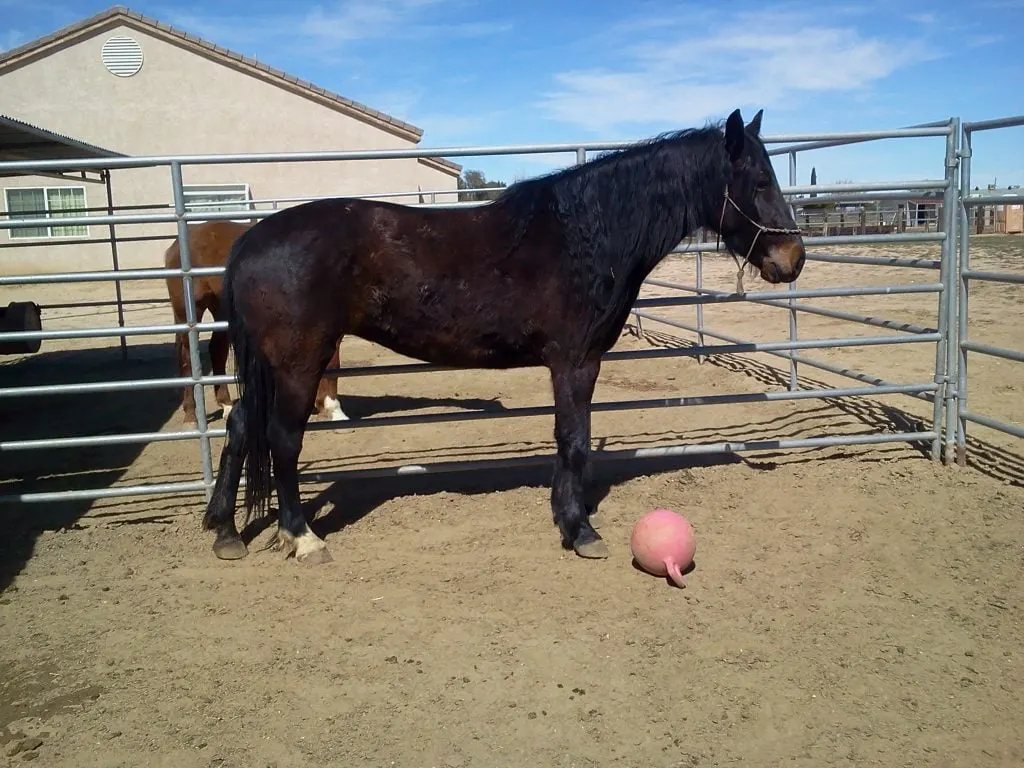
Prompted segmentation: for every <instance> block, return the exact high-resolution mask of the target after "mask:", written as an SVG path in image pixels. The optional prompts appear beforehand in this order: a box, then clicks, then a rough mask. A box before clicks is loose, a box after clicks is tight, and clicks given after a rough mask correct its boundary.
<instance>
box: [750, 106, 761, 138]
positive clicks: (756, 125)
mask: <svg viewBox="0 0 1024 768" xmlns="http://www.w3.org/2000/svg"><path fill="white" fill-rule="evenodd" d="M763 114H764V110H763V109H759V110H757V114H756V115H754V119H753V120H751V121H750V124H749V125H748V126H747V129H748V130H749V131H750V132H751V133H753V134H754V135H755V136H760V135H761V115H763Z"/></svg>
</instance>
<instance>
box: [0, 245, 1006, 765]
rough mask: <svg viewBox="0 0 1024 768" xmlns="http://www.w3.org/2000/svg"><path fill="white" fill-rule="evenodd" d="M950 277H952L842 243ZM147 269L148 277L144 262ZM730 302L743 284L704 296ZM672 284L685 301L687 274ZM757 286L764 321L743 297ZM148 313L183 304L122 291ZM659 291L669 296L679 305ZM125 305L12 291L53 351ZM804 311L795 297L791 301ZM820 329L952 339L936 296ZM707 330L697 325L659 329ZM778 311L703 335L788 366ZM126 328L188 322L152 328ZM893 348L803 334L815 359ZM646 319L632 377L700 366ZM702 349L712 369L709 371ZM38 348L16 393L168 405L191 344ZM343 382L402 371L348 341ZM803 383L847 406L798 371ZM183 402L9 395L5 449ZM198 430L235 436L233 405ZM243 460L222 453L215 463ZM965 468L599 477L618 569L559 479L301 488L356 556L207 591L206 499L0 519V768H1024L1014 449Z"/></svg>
mask: <svg viewBox="0 0 1024 768" xmlns="http://www.w3.org/2000/svg"><path fill="white" fill-rule="evenodd" d="M836 250H840V251H842V252H845V253H865V254H871V255H884V254H886V253H891V254H892V255H899V256H902V257H908V256H911V255H914V256H918V257H920V258H924V259H931V258H937V257H938V249H937V248H932V247H918V248H901V249H899V250H891V251H887V250H885V249H883V248H866V247H861V248H852V247H849V248H846V247H844V248H841V249H836ZM156 259H157V257H154V262H156ZM1022 259H1024V240H1022V239H1021V238H976V247H975V249H974V263H975V265H977V266H978V267H979V268H991V269H1020V268H1021V261H1022ZM704 269H705V279H706V284H707V285H708V286H709V287H713V288H717V289H721V290H731V289H732V287H733V286H734V284H735V268H734V266H733V265H732V263H731V262H729V261H725V260H723V259H721V258H708V259H707V260H706V262H705V265H704ZM655 276H656V277H659V278H662V279H667V280H674V281H678V282H682V283H689V284H692V283H693V282H694V261H693V258H692V257H686V258H673V259H671V260H668V261H666V263H664V264H663V265H662V267H660V268H659V270H658V271H657V273H656V275H655ZM935 280H937V273H935V272H930V271H927V270H917V269H898V268H892V267H887V268H878V267H850V266H841V265H835V264H827V263H811V264H809V266H808V268H807V270H806V271H805V274H804V277H802V278H801V280H800V287H801V288H811V287H826V286H841V285H842V286H849V285H868V284H894V283H911V282H916V283H926V282H934V281H935ZM746 286H747V289H748V290H754V289H757V290H767V287H766V286H763V285H761V284H760V283H759V281H758V280H756V279H754V278H748V279H747V280H746ZM125 291H126V296H127V297H129V298H134V299H140V298H154V299H160V297H161V296H162V295H163V286H162V284H161V283H158V282H153V283H132V284H126V286H125ZM664 293H665V291H662V290H660V289H657V290H650V291H647V292H645V295H661V294H664ZM112 294H113V291H112V288H111V287H110V286H109V285H106V286H104V285H92V286H85V285H81V286H73V287H70V288H69V287H43V286H33V287H30V288H18V289H0V303H2V304H4V305H5V304H6V303H7V301H10V300H12V299H19V298H20V299H24V298H32V299H34V300H35V301H37V302H39V303H40V304H43V305H47V309H46V310H45V314H44V323H45V327H47V328H68V327H89V326H101V325H110V324H112V323H116V315H115V314H114V312H113V310H112V309H111V308H109V307H108V308H97V307H90V308H87V309H86V308H81V307H78V308H73V307H58V306H54V305H60V304H68V303H78V302H83V301H93V302H96V301H106V300H109V299H110V298H111V296H112ZM780 296H784V289H782V290H781V291H780ZM813 304H814V305H815V306H823V307H831V308H837V309H843V310H846V311H850V312H858V313H864V314H874V315H877V316H881V317H886V318H892V319H896V320H899V321H903V322H911V323H916V324H919V325H924V326H934V325H935V306H936V295H935V294H923V295H911V296H906V295H903V296H873V297H862V298H842V299H822V300H815V301H814V302H813ZM1022 306H1024V305H1022V303H1021V301H1020V292H1019V291H1016V290H1014V289H1012V288H1007V287H1003V286H997V285H992V284H985V283H981V284H977V285H976V286H975V288H974V290H973V291H972V296H971V337H972V338H976V339H979V340H984V341H986V342H988V343H991V344H996V345H999V346H1004V347H1017V348H1020V346H1021V344H1020V341H1021V339H1024V310H1022ZM653 311H654V312H655V313H656V314H658V315H660V316H662V317H668V318H675V319H677V320H681V321H683V322H687V323H693V322H694V316H695V312H694V308H693V307H684V308H675V309H659V310H653ZM787 318H788V314H787V313H786V312H785V311H783V310H780V309H776V308H770V307H764V306H760V307H759V306H755V305H750V304H743V305H737V304H733V305H713V306H707V307H705V310H704V319H705V323H706V325H707V327H708V328H710V329H713V330H720V331H722V332H723V333H726V334H730V335H734V336H737V337H741V338H744V339H747V340H752V341H778V340H783V339H785V338H787V336H788V326H787V322H788V319H787ZM127 321H128V322H129V323H130V324H148V323H164V322H169V321H170V313H169V310H168V309H167V307H166V306H159V305H154V306H147V305H132V306H130V307H129V311H128V312H127ZM896 333H898V332H897V331H889V330H883V329H879V328H871V327H867V326H857V325H852V324H848V323H841V322H838V321H835V320H831V319H827V318H821V317H816V316H811V315H807V314H801V315H799V334H800V338H826V337H832V338H840V337H852V336H867V335H891V334H896ZM694 340H695V336H694V334H692V333H688V332H686V331H681V330H678V329H674V328H671V327H669V326H666V325H663V324H659V323H655V322H652V321H649V320H643V321H642V323H640V325H639V326H637V325H636V324H635V323H634V324H632V326H631V328H630V329H629V331H628V332H627V333H625V334H624V335H623V338H622V340H621V344H620V348H623V349H628V348H658V347H662V348H665V347H685V346H689V345H692V343H693V342H694ZM710 341H711V340H709V342H710ZM128 352H129V360H128V362H127V363H122V362H121V361H120V356H119V354H120V353H119V350H118V348H117V342H116V340H114V341H108V340H107V341H99V340H78V341H62V342H45V343H44V346H43V349H42V350H41V351H40V352H39V353H38V354H36V355H33V356H30V357H27V358H24V359H18V358H11V357H8V358H4V359H2V360H0V380H2V386H5V387H7V386H27V385H36V384H48V383H62V382H70V381H82V380H85V381H92V380H103V379H109V378H142V377H158V376H173V375H175V371H174V356H173V349H172V346H171V340H170V338H169V337H165V336H155V337H138V338H133V339H130V340H129V342H128ZM343 352H344V361H343V364H346V365H368V364H380V363H390V362H396V361H397V358H396V357H395V356H394V355H391V354H390V353H387V352H384V351H383V350H380V349H378V348H376V347H373V346H371V345H369V344H366V343H364V342H362V341H360V340H358V339H348V340H346V342H345V344H344V347H343ZM804 354H806V355H808V356H809V357H812V358H815V359H821V360H828V361H829V362H832V363H834V364H839V365H843V366H845V367H849V368H854V369H857V370H860V371H864V372H867V373H870V374H874V375H877V376H880V377H883V378H885V379H886V380H888V381H891V382H894V383H926V382H929V381H931V379H932V376H933V369H934V357H935V351H934V346H933V345H932V344H906V345H901V346H896V347H879V346H874V347H870V346H869V347H853V348H847V349H839V350H808V351H806V352H805V353H804ZM799 374H800V379H801V386H802V387H804V388H817V387H820V386H835V385H842V386H851V385H854V383H853V382H850V381H849V380H843V379H840V378H838V377H836V376H833V375H831V374H828V373H824V372H821V371H817V370H815V369H813V368H810V367H808V366H801V367H800V369H799ZM788 376H789V371H788V363H787V362H786V361H784V360H780V359H779V358H776V357H771V356H768V355H764V354H736V355H728V356H722V357H716V358H713V359H711V360H705V361H703V362H698V361H697V360H695V359H694V358H692V357H680V358H670V359H658V360H641V361H618V362H609V363H607V364H606V365H605V367H604V369H603V372H602V376H601V379H600V381H599V384H598V392H597V396H596V400H598V401H613V400H633V399H649V398H664V397H672V396H676V397H678V396H680V395H687V396H693V395H701V394H737V393H745V392H746V393H749V392H763V391H784V390H785V389H786V386H787V384H788ZM1021 382H1022V377H1021V373H1020V368H1015V367H1014V364H1012V363H1008V362H1002V361H995V360H986V359H979V358H977V357H976V356H972V358H971V364H970V390H969V392H970V407H971V409H972V410H976V411H979V412H981V413H985V414H988V415H991V416H994V417H997V418H1001V419H1005V420H1012V421H1014V423H1016V424H1018V425H1019V424H1021V414H1022V411H1021V405H1022V397H1021V392H1022V386H1024V385H1022V383H1021ZM342 392H343V398H342V404H343V406H344V408H345V409H346V411H348V412H349V413H350V414H351V415H352V416H354V417H357V418H358V419H370V418H374V417H381V418H386V417H389V416H401V415H406V414H409V413H420V412H431V411H490V412H499V411H500V410H501V409H502V408H510V407H516V406H522V405H546V404H550V389H549V385H548V383H547V380H546V378H545V377H544V375H543V372H542V371H511V372H480V371H467V372H455V373H448V372H446V373H429V374H405V375H399V376H391V377H386V378H385V377H360V378H350V379H342ZM177 402H178V401H177V396H176V393H175V392H173V391H171V390H148V391H139V392H132V393H121V394H116V395H97V396H88V397H87V396H62V397H53V396H39V397H34V398H19V399H7V398H3V399H0V427H2V439H3V440H21V439H37V438H47V437H59V436H66V435H93V434H115V433H119V432H149V431H160V432H173V431H176V430H179V429H180V428H181V427H182V423H181V419H180V415H179V412H178V411H177V410H176V408H177ZM207 404H208V409H209V411H210V414H211V417H212V418H213V419H214V421H213V426H214V427H216V428H220V427H222V426H223V421H222V420H221V419H220V418H219V415H218V413H217V411H215V410H214V407H215V406H214V401H213V395H212V392H209V394H208V397H207ZM930 417H931V405H930V404H928V403H926V402H922V401H917V400H914V399H912V398H909V397H906V396H900V395H896V396H885V397H873V398H856V399H832V400H802V401H789V402H751V403H745V404H741V405H719V406H710V407H684V408H658V409H650V410H632V411H626V412H616V413H599V414H597V415H596V416H595V418H594V437H595V447H598V448H605V449H617V448H628V447H641V446H656V445H678V444H683V443H703V442H718V441H722V440H739V439H773V438H781V437H786V438H793V437H814V436H823V435H838V434H875V433H879V432H903V431H916V430H923V429H928V428H930ZM551 428H552V425H551V420H550V417H549V416H542V417H535V418H523V419H502V418H495V419H485V420H479V421H464V422H460V423H455V424H447V425H437V424H426V425H424V424H420V425H391V426H380V427H373V428H355V427H346V428H342V429H335V430H317V431H311V432H310V433H309V434H308V436H307V439H306V443H305V448H304V451H303V455H302V462H303V464H302V467H301V468H302V469H303V471H306V472H310V471H324V470H336V469H346V468H354V467H372V466H383V465H398V464H403V463H410V462H419V463H428V462H437V461H451V460H456V459H465V458H487V457H493V456H510V457H511V456H540V457H547V456H548V455H550V453H551V451H552V448H553V444H552V439H551ZM220 446H221V441H220V440H219V439H215V440H213V451H214V457H215V458H216V457H217V456H219V453H220ZM198 458H199V449H198V446H197V444H196V443H194V442H191V441H167V442H157V443H151V444H148V445H136V444H131V445H123V446H112V447H107V448H99V449H97V448H89V449H64V450H59V451H16V452H13V451H12V452H3V453H2V454H0V461H2V462H3V465H2V467H0V494H7V493H14V492H28V491H48V490H57V489H61V488H91V487H108V486H111V487H112V486H118V485H124V484H138V483H164V482H180V481H189V480H195V479H197V478H198V477H199V464H198ZM969 460H970V465H969V466H968V467H966V468H950V467H944V466H941V465H935V464H933V463H931V462H930V461H929V460H928V459H927V446H915V445H907V444H898V443H896V444H885V445H878V446H871V447H857V448H849V447H847V448H828V449H819V450H801V451H795V452H793V451H790V452H782V451H772V450H766V451H762V452H759V453H743V454H727V455H721V456H708V457H702V458H701V459H692V458H691V459H687V460H677V461H675V462H674V463H667V462H663V463H660V464H658V465H653V464H643V465H637V466H621V465H616V466H614V467H612V466H604V465H602V467H601V468H600V470H599V473H598V476H597V480H598V483H597V488H596V489H595V492H596V493H597V495H598V496H600V497H603V500H602V502H601V507H600V509H601V513H600V516H599V519H600V526H601V528H600V529H601V532H602V534H603V536H604V537H605V538H606V540H607V541H608V543H609V546H610V548H611V550H612V557H611V558H610V559H608V560H605V561H584V560H580V559H578V558H576V557H575V556H573V555H572V554H571V553H565V552H563V551H562V550H561V549H560V548H559V546H558V537H557V533H556V530H555V529H554V527H553V526H552V524H551V519H550V508H549V504H548V490H547V488H546V487H545V483H546V482H547V479H548V477H549V469H548V465H547V464H546V463H545V464H543V465H542V466H540V468H538V469H523V470H521V471H520V470H517V471H515V472H512V471H487V472H477V473H474V474H469V473H459V474H452V475H442V476H434V477H421V478H414V477H404V478H400V479H387V478H385V479H376V480H372V481H363V482H354V481H340V482H337V483H333V484H324V483H320V484H315V483H310V484H306V485H305V486H304V487H303V491H304V497H305V498H307V499H308V500H309V501H310V504H311V505H312V506H313V508H315V509H318V510H319V515H318V518H317V521H316V523H315V526H316V528H317V531H318V532H319V533H320V534H321V535H325V536H326V540H327V543H328V546H329V547H330V549H331V551H332V553H333V555H334V560H333V562H332V563H330V564H327V565H325V566H322V567H319V568H305V567H302V566H299V565H297V564H296V563H295V562H294V561H292V560H289V561H283V560H282V559H281V557H280V556H279V555H277V554H275V553H272V552H269V551H261V550H260V548H261V547H262V546H263V545H264V544H265V542H266V541H267V538H268V532H266V531H263V532H259V531H258V532H256V534H255V535H256V539H255V541H254V543H253V544H252V545H251V547H250V551H251V554H250V556H249V557H248V558H247V559H245V560H243V561H240V562H234V563H225V562H221V561H218V560H216V559H215V558H214V557H213V555H212V553H211V551H210V545H211V543H212V542H211V539H210V537H209V536H208V535H206V534H205V533H203V532H201V531H200V530H198V522H199V518H200V516H201V513H202V504H201V497H198V496H183V495H182V496H166V495H165V496H153V497H149V498H144V499H137V498H122V499H112V500H106V501H102V502H86V501H83V502H74V503H62V504H56V503H45V504H44V503H40V504H31V505H23V506H18V505H8V506H7V507H6V508H5V509H4V510H3V514H4V519H5V522H7V523H8V528H7V532H6V533H5V535H4V537H3V538H2V539H0V588H2V589H3V591H2V593H0V652H2V654H3V656H2V658H3V664H2V666H0V670H2V671H0V742H3V743H2V745H0V764H2V761H5V760H6V761H9V763H10V764H12V765H17V764H21V763H22V762H24V761H27V760H34V761H35V762H36V764H38V765H52V766H139V765H153V766H163V765H167V766H176V767H177V766H180V767H182V768H185V767H186V766H203V767H206V766H247V767H248V766H321V765H338V766H354V765H367V766H390V765H397V766H513V767H518V766H537V765H550V766H605V765H615V766H619V765H622V766H637V765H648V766H686V767H689V766H720V765H731V764H743V765H750V766H776V765H781V764H786V765H793V766H807V767H808V768H810V767H811V766H814V767H818V766H864V765H881V766H915V768H917V767H922V766H927V767H929V768H940V767H942V768H947V767H951V766H964V767H965V768H981V767H983V766H1019V765H1021V764H1024V704H1022V703H1021V697H1020V694H1019V690H1020V688H1021V686H1022V684H1024V651H1022V650H1021V646H1020V636H1021V631H1022V618H1024V601H1022V597H1024V590H1022V587H1021V581H1020V573H1021V567H1022V566H1024V518H1022V516H1021V510H1022V509H1024V446H1022V444H1021V443H1020V442H1019V441H1015V440H1014V439H1012V438H1010V437H1007V436H1004V435H1002V434H1000V433H995V432H993V431H991V430H987V429H984V428H981V427H974V426H972V427H971V430H970V440H969ZM654 506H668V507H671V508H674V509H677V510H679V511H680V512H683V513H685V514H686V515H687V516H688V517H689V518H690V519H691V520H692V521H693V523H694V525H695V528H696V530H697V534H698V550H697V557H696V567H695V568H694V570H693V571H692V572H691V573H690V574H689V575H688V576H687V582H688V587H687V588H686V589H685V590H678V589H675V588H672V587H670V586H669V585H668V584H667V583H666V582H665V581H664V580H662V579H657V578H654V577H651V576H648V575H646V574H643V573H641V572H639V571H637V570H636V569H635V568H634V567H633V566H632V565H631V563H630V557H629V552H628V537H629V531H630V527H631V525H632V523H633V522H634V521H635V520H636V518H637V517H638V516H639V515H640V514H642V513H643V512H644V511H646V510H647V509H649V508H652V507H654Z"/></svg>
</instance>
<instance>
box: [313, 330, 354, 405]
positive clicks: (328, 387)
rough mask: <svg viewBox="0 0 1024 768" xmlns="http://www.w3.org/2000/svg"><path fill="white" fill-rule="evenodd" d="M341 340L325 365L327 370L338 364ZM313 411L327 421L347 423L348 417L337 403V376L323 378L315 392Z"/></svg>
mask: <svg viewBox="0 0 1024 768" xmlns="http://www.w3.org/2000/svg"><path fill="white" fill-rule="evenodd" d="M340 345H341V339H339V340H338V344H337V345H336V346H335V347H334V354H333V355H332V356H331V361H330V362H329V363H328V364H327V367H328V368H337V367H338V365H339V364H340V359H339V349H338V347H339V346H340ZM314 409H315V411H316V412H317V413H318V414H320V415H322V416H323V417H324V418H326V419H328V420H329V421H348V416H347V415H346V414H345V412H344V411H343V410H341V403H340V402H338V377H337V374H334V375H331V376H324V377H322V378H321V379H320V384H319V386H318V387H317V390H316V403H315V406H314Z"/></svg>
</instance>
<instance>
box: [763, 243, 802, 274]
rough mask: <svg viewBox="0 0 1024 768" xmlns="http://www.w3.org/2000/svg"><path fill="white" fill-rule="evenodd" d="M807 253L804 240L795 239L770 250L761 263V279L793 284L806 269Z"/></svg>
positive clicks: (774, 246)
mask: <svg viewBox="0 0 1024 768" xmlns="http://www.w3.org/2000/svg"><path fill="white" fill-rule="evenodd" d="M806 259H807V252H806V251H805V250H804V243H803V240H802V239H799V238H798V239H794V240H790V241H787V242H784V243H780V244H779V245H773V246H772V247H771V248H769V249H768V257H767V258H766V259H765V260H764V261H762V262H761V277H762V278H763V279H764V280H765V281H767V282H769V283H792V282H793V281H794V280H796V279H797V278H798V277H800V272H801V271H802V270H803V268H804V261H806Z"/></svg>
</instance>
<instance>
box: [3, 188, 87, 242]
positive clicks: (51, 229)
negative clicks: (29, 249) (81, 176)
mask: <svg viewBox="0 0 1024 768" xmlns="http://www.w3.org/2000/svg"><path fill="white" fill-rule="evenodd" d="M4 193H5V197H6V198H7V215H8V217H9V218H11V219H60V218H66V217H69V216H71V217H75V216H84V215H85V207H86V205H85V187H11V188H8V189H5V190H4ZM8 232H10V237H11V239H12V240H29V239H33V238H46V237H88V236H89V227H87V226H81V225H77V226H69V227H59V226H47V227H19V228H18V229H10V230H8Z"/></svg>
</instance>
